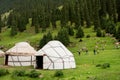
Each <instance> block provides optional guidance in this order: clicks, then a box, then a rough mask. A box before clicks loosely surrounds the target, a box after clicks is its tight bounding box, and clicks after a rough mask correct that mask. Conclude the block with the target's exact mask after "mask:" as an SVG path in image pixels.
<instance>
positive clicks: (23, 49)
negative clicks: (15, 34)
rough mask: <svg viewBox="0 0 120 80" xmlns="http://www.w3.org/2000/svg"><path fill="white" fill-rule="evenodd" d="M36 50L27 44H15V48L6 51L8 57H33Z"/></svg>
mask: <svg viewBox="0 0 120 80" xmlns="http://www.w3.org/2000/svg"><path fill="white" fill-rule="evenodd" d="M35 53H36V50H35V49H34V48H33V47H32V46H31V45H30V44H29V43H27V42H19V43H16V44H15V46H13V47H12V48H10V49H9V50H8V51H6V54H9V55H24V56H28V55H34V54H35Z"/></svg>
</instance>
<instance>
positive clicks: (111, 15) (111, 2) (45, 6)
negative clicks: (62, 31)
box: [0, 0, 120, 40]
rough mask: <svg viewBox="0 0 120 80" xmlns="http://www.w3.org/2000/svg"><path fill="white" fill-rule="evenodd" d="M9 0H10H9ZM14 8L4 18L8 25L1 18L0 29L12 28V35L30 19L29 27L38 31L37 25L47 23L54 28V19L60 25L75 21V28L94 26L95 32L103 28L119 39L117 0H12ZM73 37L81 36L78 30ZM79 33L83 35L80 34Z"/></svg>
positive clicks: (119, 12) (43, 27)
mask: <svg viewBox="0 0 120 80" xmlns="http://www.w3.org/2000/svg"><path fill="white" fill-rule="evenodd" d="M8 1H9V0H8ZM13 1H14V3H15V4H14V7H13V5H12V6H11V7H12V9H11V10H12V11H11V12H10V14H9V17H8V18H7V24H4V22H2V21H1V20H0V32H1V28H2V27H3V25H4V26H8V28H11V36H14V35H16V34H17V33H18V32H23V31H24V30H26V24H27V23H28V22H29V21H28V20H29V19H30V18H31V19H32V25H31V27H35V32H36V33H39V32H40V31H39V28H41V29H42V31H45V30H46V29H47V28H48V27H50V24H52V27H53V28H56V27H57V25H56V21H58V20H59V21H60V22H61V25H60V26H61V28H65V27H66V26H68V22H69V23H70V25H69V26H68V27H67V28H71V26H72V25H73V24H74V29H76V30H80V29H82V27H87V28H89V27H91V26H94V31H99V30H104V31H105V32H106V33H110V34H113V35H114V36H115V37H116V38H117V39H118V40H120V29H119V28H120V25H118V26H116V25H117V22H119V21H120V5H119V3H120V0H24V1H21V0H16V1H15V0H13ZM77 32H78V33H77V34H76V38H79V37H81V36H82V37H83V35H84V34H83V33H80V32H81V31H77ZM99 32H100V31H99ZM79 34H82V35H79Z"/></svg>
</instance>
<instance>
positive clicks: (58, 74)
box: [54, 70, 64, 77]
mask: <svg viewBox="0 0 120 80" xmlns="http://www.w3.org/2000/svg"><path fill="white" fill-rule="evenodd" d="M63 75H64V74H63V72H62V71H61V70H57V71H56V72H55V74H54V76H55V77H62V76H63Z"/></svg>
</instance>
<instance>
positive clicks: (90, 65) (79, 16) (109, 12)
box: [0, 0, 120, 80]
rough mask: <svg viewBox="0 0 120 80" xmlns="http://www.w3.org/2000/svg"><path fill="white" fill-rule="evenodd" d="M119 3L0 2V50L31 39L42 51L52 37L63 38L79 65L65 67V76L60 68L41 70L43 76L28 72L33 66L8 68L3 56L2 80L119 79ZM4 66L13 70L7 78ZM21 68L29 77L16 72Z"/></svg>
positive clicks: (94, 0) (61, 0) (97, 0)
mask: <svg viewBox="0 0 120 80" xmlns="http://www.w3.org/2000/svg"><path fill="white" fill-rule="evenodd" d="M119 3H120V0H72V1H69V0H23V1H22V0H0V16H1V17H0V49H2V50H3V51H7V50H8V49H9V48H11V47H13V46H14V45H15V44H16V43H17V42H22V41H27V42H29V43H30V45H31V46H33V47H34V48H35V49H36V50H39V49H41V47H42V46H43V45H45V44H46V43H47V42H48V41H50V40H59V41H61V42H62V43H63V44H64V45H65V46H66V47H67V48H68V49H69V50H70V51H71V52H72V53H73V55H74V57H75V61H76V68H75V69H66V70H60V71H62V73H63V75H64V76H62V77H59V76H58V77H55V75H54V74H55V72H56V71H57V70H39V69H37V70H36V71H38V72H39V73H41V74H42V77H41V78H30V77H28V76H27V75H29V74H28V73H29V71H30V70H34V68H33V66H28V67H10V66H4V58H3V57H2V58H1V57H0V80H120V76H119V75H120V62H119V61H120V44H119V45H118V46H117V47H118V48H116V45H115V43H116V42H119V41H120V5H119ZM51 37H52V38H51ZM41 45H42V46H41ZM78 52H80V54H79V53H78ZM2 69H7V70H8V71H9V74H7V75H5V76H2V74H1V73H2V71H3V70H2ZM16 70H22V71H23V73H24V72H26V75H24V76H16V73H17V72H16V73H14V72H15V71H16ZM3 72H4V71H3ZM20 73H22V72H20ZM34 74H35V73H34ZM32 75H33V74H32Z"/></svg>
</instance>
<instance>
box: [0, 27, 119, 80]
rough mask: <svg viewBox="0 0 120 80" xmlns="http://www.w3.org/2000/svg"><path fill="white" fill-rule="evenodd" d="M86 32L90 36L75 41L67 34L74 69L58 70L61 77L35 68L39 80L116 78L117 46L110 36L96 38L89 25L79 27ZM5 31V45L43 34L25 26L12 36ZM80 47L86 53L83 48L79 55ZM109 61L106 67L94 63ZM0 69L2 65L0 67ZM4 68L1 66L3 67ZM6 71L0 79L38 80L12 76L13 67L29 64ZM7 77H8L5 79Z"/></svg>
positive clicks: (50, 71) (49, 71)
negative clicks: (38, 73)
mask: <svg viewBox="0 0 120 80" xmlns="http://www.w3.org/2000/svg"><path fill="white" fill-rule="evenodd" d="M58 30H59V29H55V30H54V31H53V35H54V34H56V32H58ZM83 30H84V32H85V36H86V35H88V34H89V35H90V38H86V37H84V38H82V40H83V41H82V42H79V40H80V38H78V39H76V38H75V36H71V37H70V41H71V45H70V46H68V47H67V48H68V49H69V50H70V51H71V52H72V53H73V54H74V57H75V60H76V65H77V67H76V69H68V70H67V69H66V70H62V72H63V74H64V76H63V77H54V74H55V72H56V70H37V71H38V72H40V73H42V75H43V78H41V79H42V80H48V79H49V80H57V79H60V80H91V79H92V80H94V79H96V80H119V79H120V77H119V74H120V72H119V70H120V69H119V67H120V63H119V61H120V54H119V51H120V49H116V48H115V45H114V41H113V37H110V36H106V37H96V32H94V31H93V28H84V29H83ZM8 31H9V30H7V31H6V32H4V34H2V35H6V37H4V38H3V39H4V40H3V41H2V42H4V43H2V42H1V43H0V44H4V45H8V43H11V46H12V45H13V44H14V43H16V42H19V41H26V40H27V41H28V40H29V41H30V42H31V43H32V42H33V43H32V45H35V44H34V43H38V42H37V41H38V40H39V39H40V38H41V37H42V35H43V34H44V33H39V34H34V32H32V33H30V34H26V33H29V31H30V32H31V28H30V27H28V29H27V31H25V32H23V33H20V34H18V35H16V36H15V37H14V38H11V37H9V36H8V37H7V35H8V33H7V32H8ZM5 39H7V40H5ZM103 42H105V43H103ZM103 45H105V46H104V50H102V46H103ZM95 46H98V49H97V51H98V52H99V53H97V54H96V55H94V52H93V49H94V47H95ZM82 47H86V48H87V49H88V53H86V52H85V51H82V52H81V55H80V56H79V54H78V50H80V49H82ZM104 63H109V64H110V67H109V68H105V69H104V68H101V67H96V65H99V64H101V65H102V64H104ZM0 64H3V58H0ZM1 68H2V66H1ZM3 68H5V67H3ZM5 69H8V70H9V71H10V74H8V75H7V76H2V77H0V79H4V80H16V79H20V80H41V79H40V78H29V77H15V76H14V77H12V76H11V75H12V72H14V71H15V70H21V69H22V70H25V71H26V70H27V71H30V70H31V69H33V67H6V68H5ZM8 77H9V79H8Z"/></svg>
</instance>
